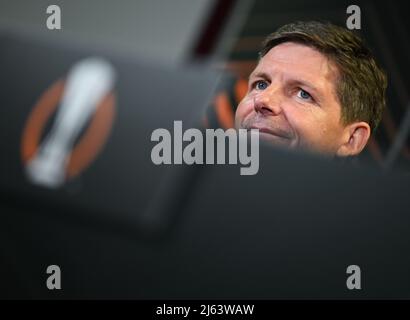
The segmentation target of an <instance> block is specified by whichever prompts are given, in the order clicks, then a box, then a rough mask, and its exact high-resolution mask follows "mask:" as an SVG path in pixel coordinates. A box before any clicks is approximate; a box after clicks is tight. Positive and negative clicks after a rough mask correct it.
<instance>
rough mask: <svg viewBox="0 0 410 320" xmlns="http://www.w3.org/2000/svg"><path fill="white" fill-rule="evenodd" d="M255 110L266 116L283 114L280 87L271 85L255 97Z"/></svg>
mask: <svg viewBox="0 0 410 320" xmlns="http://www.w3.org/2000/svg"><path fill="white" fill-rule="evenodd" d="M254 110H255V112H257V113H260V114H262V115H266V116H276V115H279V114H280V113H281V112H282V98H281V94H280V90H279V88H278V87H276V88H275V87H273V84H271V85H270V86H269V87H268V88H266V89H265V90H262V91H260V92H259V93H258V94H257V95H256V96H255V97H254Z"/></svg>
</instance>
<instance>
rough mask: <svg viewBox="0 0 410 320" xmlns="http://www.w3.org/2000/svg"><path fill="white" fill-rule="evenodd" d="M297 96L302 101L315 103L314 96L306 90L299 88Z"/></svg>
mask: <svg viewBox="0 0 410 320" xmlns="http://www.w3.org/2000/svg"><path fill="white" fill-rule="evenodd" d="M297 96H298V98H300V99H302V100H305V101H311V102H314V99H313V97H312V95H311V94H310V93H309V92H307V91H306V90H303V89H301V88H299V90H298V93H297Z"/></svg>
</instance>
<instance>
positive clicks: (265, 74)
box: [248, 71, 269, 80]
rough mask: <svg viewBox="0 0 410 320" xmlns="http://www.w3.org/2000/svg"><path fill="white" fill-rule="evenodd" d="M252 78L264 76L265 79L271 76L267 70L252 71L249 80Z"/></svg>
mask: <svg viewBox="0 0 410 320" xmlns="http://www.w3.org/2000/svg"><path fill="white" fill-rule="evenodd" d="M251 78H264V79H268V78H269V76H268V74H267V73H266V72H263V71H258V72H255V73H253V72H252V73H251V74H250V75H249V77H248V80H250V79H251Z"/></svg>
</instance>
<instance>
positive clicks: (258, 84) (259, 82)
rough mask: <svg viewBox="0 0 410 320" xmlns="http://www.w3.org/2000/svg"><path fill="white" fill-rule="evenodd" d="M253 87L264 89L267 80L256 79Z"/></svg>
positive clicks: (266, 85)
mask: <svg viewBox="0 0 410 320" xmlns="http://www.w3.org/2000/svg"><path fill="white" fill-rule="evenodd" d="M253 87H254V88H256V89H257V90H265V89H266V88H267V87H268V82H266V81H265V80H257V81H255V82H254V83H253Z"/></svg>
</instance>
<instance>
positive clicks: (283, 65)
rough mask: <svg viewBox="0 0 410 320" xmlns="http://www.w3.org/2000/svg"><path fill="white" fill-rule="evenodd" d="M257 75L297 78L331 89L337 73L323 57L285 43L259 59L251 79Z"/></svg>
mask: <svg viewBox="0 0 410 320" xmlns="http://www.w3.org/2000/svg"><path fill="white" fill-rule="evenodd" d="M258 73H267V74H268V75H270V76H272V77H273V76H282V77H285V78H297V79H300V80H305V81H309V82H313V83H315V85H318V86H323V87H327V86H330V87H333V85H334V83H335V81H336V78H337V75H338V71H337V67H336V65H335V64H334V63H333V62H331V61H330V60H329V59H328V58H327V57H326V56H325V55H323V54H322V53H320V52H319V51H317V50H316V49H314V48H311V47H309V46H307V45H304V44H299V43H294V42H285V43H282V44H279V45H277V46H275V47H273V48H272V49H271V50H269V52H268V53H267V54H266V55H265V56H263V57H262V58H261V60H260V61H259V63H258V65H257V67H256V68H255V70H254V71H253V72H252V74H251V77H252V76H254V75H256V74H258Z"/></svg>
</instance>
